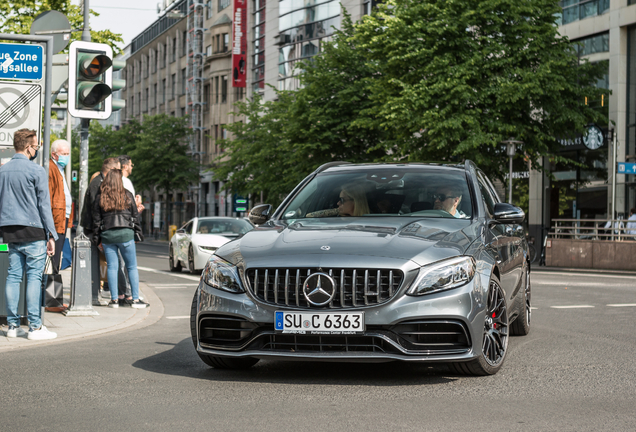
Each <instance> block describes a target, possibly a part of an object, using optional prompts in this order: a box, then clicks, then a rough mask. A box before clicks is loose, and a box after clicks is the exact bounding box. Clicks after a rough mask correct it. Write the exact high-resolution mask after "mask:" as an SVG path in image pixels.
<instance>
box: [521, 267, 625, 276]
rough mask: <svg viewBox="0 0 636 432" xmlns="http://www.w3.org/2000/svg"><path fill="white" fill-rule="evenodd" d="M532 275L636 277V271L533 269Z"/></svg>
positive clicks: (560, 268) (562, 268)
mask: <svg viewBox="0 0 636 432" xmlns="http://www.w3.org/2000/svg"><path fill="white" fill-rule="evenodd" d="M531 271H532V273H555V272H566V273H578V274H588V275H622V276H636V271H632V270H605V269H580V268H570V267H538V266H536V267H532V270H531Z"/></svg>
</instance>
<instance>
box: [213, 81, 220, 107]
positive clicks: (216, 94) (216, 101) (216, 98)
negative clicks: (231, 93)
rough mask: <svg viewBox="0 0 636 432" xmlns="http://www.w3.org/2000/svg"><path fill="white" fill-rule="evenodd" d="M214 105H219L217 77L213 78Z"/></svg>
mask: <svg viewBox="0 0 636 432" xmlns="http://www.w3.org/2000/svg"><path fill="white" fill-rule="evenodd" d="M214 98H215V99H214V103H215V104H218V103H219V77H214Z"/></svg>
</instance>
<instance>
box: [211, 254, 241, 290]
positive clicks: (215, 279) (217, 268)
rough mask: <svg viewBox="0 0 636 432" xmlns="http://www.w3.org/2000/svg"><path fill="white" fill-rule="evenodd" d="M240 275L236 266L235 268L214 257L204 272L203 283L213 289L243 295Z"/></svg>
mask: <svg viewBox="0 0 636 432" xmlns="http://www.w3.org/2000/svg"><path fill="white" fill-rule="evenodd" d="M239 281H240V278H239V274H238V270H237V268H236V266H233V265H232V264H230V263H229V262H227V261H225V260H224V259H223V258H220V257H217V256H214V255H213V256H212V257H210V260H209V261H208V263H207V264H206V265H205V270H203V282H205V283H206V284H208V285H210V286H211V287H213V288H216V289H220V290H223V291H229V292H232V293H242V292H243V288H242V287H241V283H240V282H239Z"/></svg>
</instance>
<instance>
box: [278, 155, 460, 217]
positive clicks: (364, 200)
mask: <svg viewBox="0 0 636 432" xmlns="http://www.w3.org/2000/svg"><path fill="white" fill-rule="evenodd" d="M282 215H283V216H282V219H284V220H293V219H304V218H322V217H346V216H356V217H396V216H399V217H445V218H470V217H471V216H472V202H471V195H470V192H469V189H468V182H467V180H466V174H465V172H464V171H463V170H459V169H448V168H445V169H441V168H439V167H432V168H429V167H418V168H415V169H414V168H409V169H406V168H401V167H395V168H384V167H383V168H377V167H373V166H371V167H369V169H368V170H352V171H350V172H344V173H343V172H335V173H331V172H324V173H321V174H319V175H317V176H316V177H314V178H313V179H312V180H311V181H310V182H309V183H308V184H307V185H305V187H304V188H303V189H302V190H301V191H300V192H299V193H298V194H297V196H296V197H295V198H294V199H293V200H292V201H291V202H290V204H289V205H288V206H287V207H286V208H285V209H284V211H283V213H282Z"/></svg>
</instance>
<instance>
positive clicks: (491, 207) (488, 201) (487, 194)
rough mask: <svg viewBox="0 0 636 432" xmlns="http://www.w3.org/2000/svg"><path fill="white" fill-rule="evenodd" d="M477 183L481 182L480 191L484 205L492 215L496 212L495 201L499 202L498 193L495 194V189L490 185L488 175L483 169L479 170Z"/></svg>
mask: <svg viewBox="0 0 636 432" xmlns="http://www.w3.org/2000/svg"><path fill="white" fill-rule="evenodd" d="M477 183H479V191H480V192H481V197H482V199H483V200H484V205H485V206H486V210H487V211H488V214H489V215H490V216H492V215H494V214H495V203H497V199H496V198H495V197H496V195H494V196H493V191H492V189H491V188H489V187H488V184H487V180H486V177H485V176H484V173H482V172H481V171H477Z"/></svg>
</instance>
